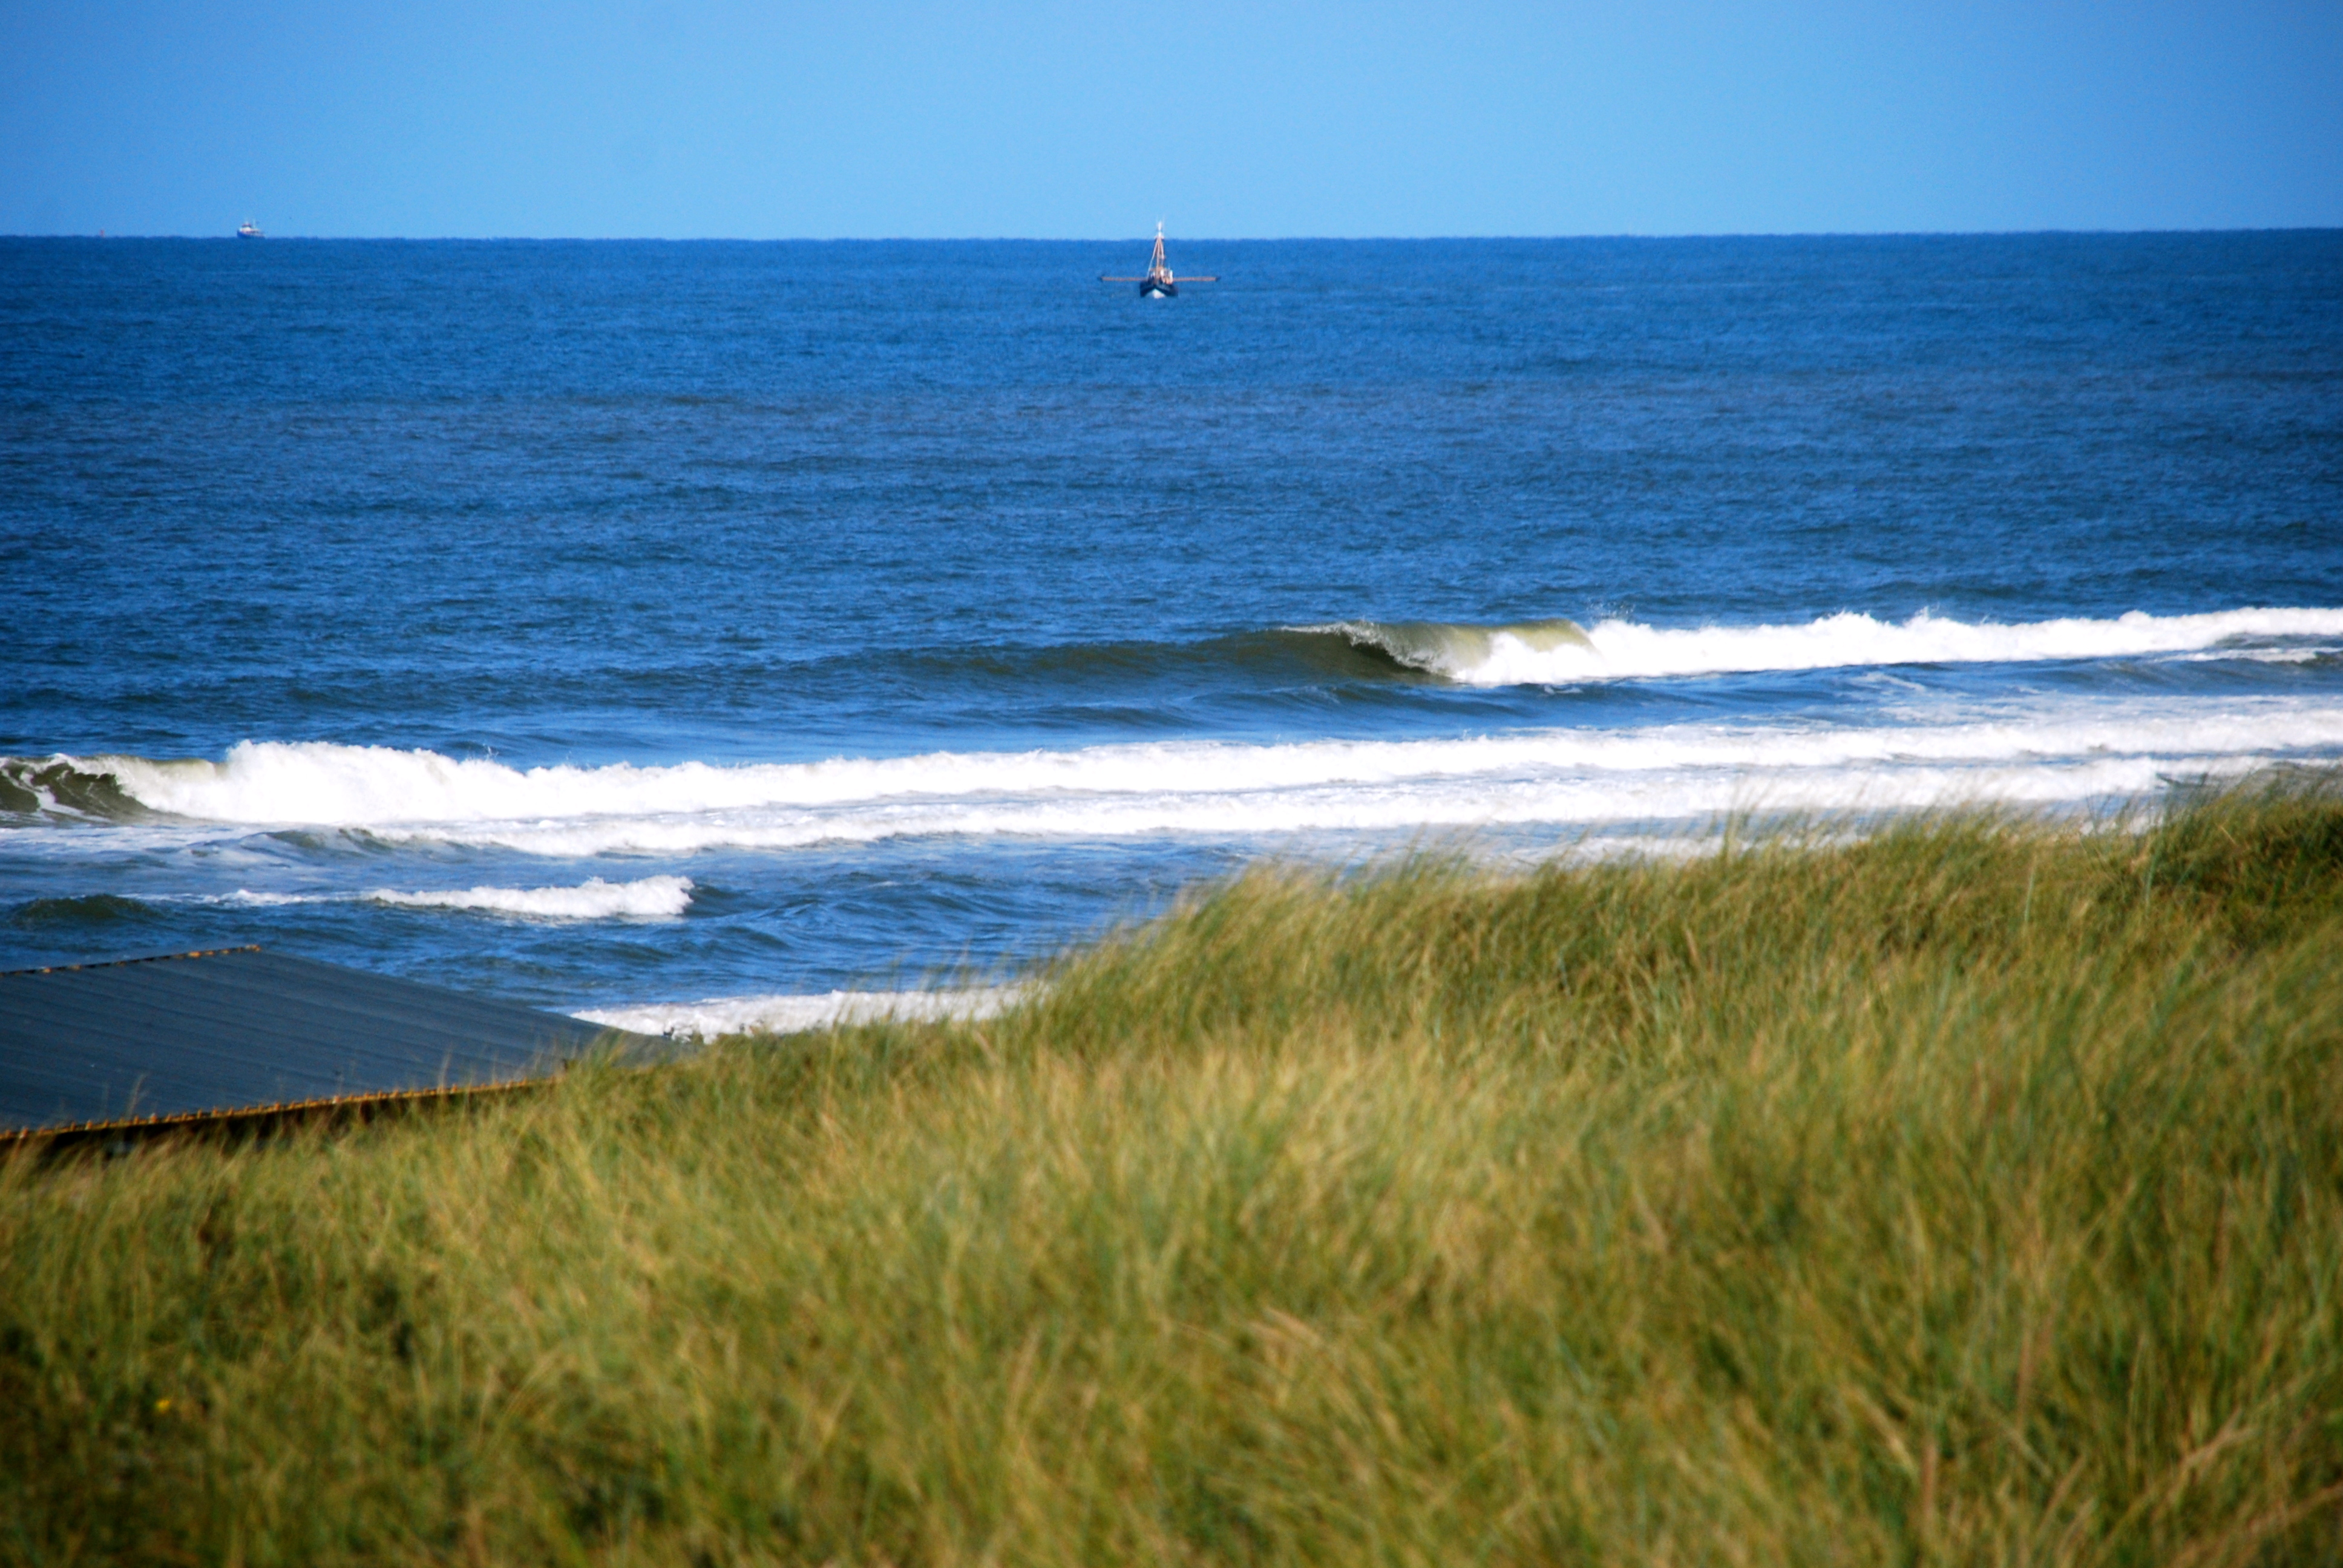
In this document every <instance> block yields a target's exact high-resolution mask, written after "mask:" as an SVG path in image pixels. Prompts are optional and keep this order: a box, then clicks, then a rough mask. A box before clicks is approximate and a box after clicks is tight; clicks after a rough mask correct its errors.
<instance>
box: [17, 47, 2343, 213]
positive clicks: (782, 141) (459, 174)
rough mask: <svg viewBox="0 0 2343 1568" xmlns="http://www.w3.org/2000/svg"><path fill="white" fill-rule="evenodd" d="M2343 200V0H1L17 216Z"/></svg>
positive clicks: (2301, 203)
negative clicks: (1679, 0)
mask: <svg viewBox="0 0 2343 1568" xmlns="http://www.w3.org/2000/svg"><path fill="white" fill-rule="evenodd" d="M244 218H251V219H254V220H255V221H256V222H258V223H259V224H260V225H261V226H263V227H264V228H266V230H267V231H268V232H269V233H270V234H271V235H331V236H410V237H436V236H577V237H616V236H628V237H663V238H675V239H686V238H703V237H733V238H848V237H870V238H880V237H905V238H913V237H960V236H988V237H990V236H1009V237H1028V238H1103V237H1111V236H1137V235H1146V234H1150V233H1151V232H1152V226H1153V225H1154V223H1155V222H1156V221H1157V220H1158V219H1162V220H1164V221H1166V222H1167V223H1169V224H1170V226H1171V228H1172V233H1173V234H1175V235H1180V236H1212V237H1225V238H1245V237H1291V236H1393V237H1401V236H1463V235H1611V234H1640V235H1677V234H1782V233H1879V232H1915V231H1930V232H1961V231H1996V230H2031V229H2046V228H2056V229H2177V228H2183V229H2185V228H2244V227H2297V226H2343V0H2318V3H2261V0H2228V3H2227V4H2218V5H2216V4H2167V3H2163V0H2133V3H2127V4H2114V3H2081V0H2030V3H2022V4H2021V3H2005V0H1974V3H1968V4H1946V3H1939V0H1905V3H1902V4H1873V3H1868V0H1845V3H1843V4H1825V3H1807V4H1799V3H1784V4H1775V5H1755V4H1730V3H1716V4H1690V3H1686V4H1667V3H1654V4H1636V3H1634V0H1615V3H1613V4H1604V5H1591V4H1589V5H1582V4H1572V3H1562V4H1551V5H1532V4H1482V3H1477V0H1453V3H1451V4H1446V5H1415V4H1382V3H1378V0H1355V3H1353V4H1346V5H1334V4H1328V3H1322V0H1293V3H1281V0H1251V3H1239V4H1225V3H1222V0H1159V3H1155V4H1132V3H1131V0H1087V3H1077V0H1010V3H1005V4H1000V5H984V4H980V3H978V0H960V3H944V0H860V3H858V4H850V5H849V4H835V5H833V4H819V5H801V4H789V3H785V0H772V3H767V4H759V5H751V4H736V3H732V0H576V3H572V4H566V5H554V4H545V3H540V0H410V3H407V4H399V5H383V4H373V3H369V0H275V3H254V4H238V3H236V0H226V3H225V4H223V3H219V0H204V3H197V0H0V234H59V233H65V234H95V233H96V232H98V231H99V230H104V231H106V232H108V233H112V234H181V235H225V234H227V233H228V232H229V231H231V230H232V229H233V228H234V227H235V226H236V223H237V222H238V221H239V220H241V219H244Z"/></svg>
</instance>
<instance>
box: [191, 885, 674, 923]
mask: <svg viewBox="0 0 2343 1568" xmlns="http://www.w3.org/2000/svg"><path fill="white" fill-rule="evenodd" d="M691 890H692V880H691V879H690V878H689V877H644V878H642V879H639V880H638V881H632V882H606V881H604V880H603V879H601V878H599V877H590V878H588V879H587V880H586V881H585V882H584V883H583V884H581V885H579V886H578V887H574V888H490V887H479V888H444V889H427V890H423V891H420V892H411V893H409V892H401V891H399V890H397V889H395V888H377V889H375V890H372V891H371V892H365V893H271V892H266V891H255V890H252V889H250V888H238V889H236V891H234V892H232V893H206V894H202V895H199V896H198V899H197V901H199V902H202V903H211V904H231V905H235V906H237V907H239V908H244V909H273V908H277V907H278V906H281V905H287V904H340V903H353V902H358V901H365V902H369V903H377V904H398V905H404V906H407V907H408V908H411V909H435V910H480V911H484V912H488V913H493V914H506V915H533V916H536V917H538V918H539V919H543V920H613V919H619V918H627V919H633V920H672V919H674V918H675V917H676V916H678V915H680V914H682V913H683V911H684V910H687V909H689V907H690V905H691Z"/></svg>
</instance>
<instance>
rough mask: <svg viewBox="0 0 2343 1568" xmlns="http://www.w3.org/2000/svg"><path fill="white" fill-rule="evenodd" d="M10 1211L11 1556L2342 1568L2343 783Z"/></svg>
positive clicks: (1209, 899) (1223, 967)
mask: <svg viewBox="0 0 2343 1568" xmlns="http://www.w3.org/2000/svg"><path fill="white" fill-rule="evenodd" d="M1043 978H1044V979H1045V980H1046V985H1045V986H1044V987H1043V988H1042V989H1041V990H1038V991H1037V992H1036V994H1035V997H1034V999H1033V1000H1030V1001H1029V1002H1027V1003H1026V1004H1025V1005H1024V1006H1023V1007H1021V1009H1020V1010H1016V1011H1014V1012H1012V1013H1010V1014H1008V1015H1005V1016H1003V1017H1001V1018H998V1019H995V1020H990V1021H988V1022H985V1023H981V1024H968V1025H958V1026H948V1025H920V1026H913V1025H900V1026H893V1025H890V1026H883V1027H864V1028H854V1029H842V1030H836V1031H833V1032H829V1033H822V1034H814V1035H806V1036H799V1037H793V1038H789V1039H781V1040H772V1039H765V1040H754V1039H752V1040H735V1041H729V1042H725V1043H723V1044H721V1045H719V1046H717V1047H715V1048H712V1049H710V1050H708V1051H706V1052H705V1053H704V1054H702V1055H700V1056H699V1057H698V1058H696V1059H695V1060H691V1061H689V1062H688V1063H685V1064H683V1065H680V1066H675V1067H669V1068H663V1069H659V1070H650V1071H644V1072H630V1071H623V1070H618V1069H616V1068H612V1067H609V1066H607V1065H605V1066H598V1067H589V1068H586V1069H583V1070H576V1071H573V1072H571V1073H570V1074H569V1075H568V1076H567V1077H566V1078H565V1079H564V1080H563V1081H560V1082H559V1083H558V1085H556V1086H554V1087H553V1088H551V1089H550V1090H548V1091H547V1092H545V1093H543V1094H541V1095H538V1096H533V1097H526V1098H516V1099H512V1100H507V1101H499V1102H496V1103H483V1104H480V1105H478V1106H477V1107H475V1108H473V1109H471V1110H468V1111H461V1112H458V1113H455V1114H447V1115H440V1116H437V1117H417V1118H413V1119H410V1120H407V1121H397V1122H393V1123H389V1124H385V1125H377V1126H373V1127H367V1128H362V1129H357V1130H347V1131H339V1132H335V1131H324V1130H316V1131H308V1132H306V1133H302V1134H298V1135H296V1136H294V1137H292V1138H290V1139H287V1140H282V1141H277V1142H274V1143H269V1144H266V1145H252V1144H245V1145H241V1146H237V1145H228V1144H220V1143H212V1142H205V1141H196V1140H182V1141H177V1142H174V1143H167V1144H162V1145H157V1146H153V1147H149V1148H146V1149H145V1150H142V1151H138V1152H136V1154H134V1155H131V1156H129V1157H126V1158H120V1159H115V1160H110V1161H109V1160H105V1159H102V1158H97V1157H94V1156H92V1157H75V1158H69V1159H65V1160H59V1161H48V1162H36V1161H33V1160H30V1159H27V1158H22V1157H20V1158H18V1159H16V1160H15V1161H13V1162H12V1163H11V1164H10V1165H9V1166H8V1167H7V1168H6V1169H5V1172H0V1559H5V1560H6V1561H10V1562H24V1563H95V1562H110V1561H151V1562H157V1563H164V1562H169V1563H180V1562H187V1563H243V1564H261V1563H344V1562H349V1563H358V1562H366V1563H374V1562H417V1563H423V1562H430V1563H441V1562H483V1563H490V1562H492V1563H514V1562H576V1563H692V1564H701V1563H751V1562H769V1563H831V1562H835V1563H892V1564H899V1565H908V1564H912V1563H1065V1564H1075V1563H1088V1564H1095V1563H1218V1562H1227V1563H1684V1564H1691V1563H1883V1564H1885V1563H1896V1564H1906V1563H2008V1564H2018V1563H2077V1564H2081V1563H2141V1564H2146V1563H2190V1564H2207V1565H2211V1564H2244V1563H2325V1562H2333V1561H2338V1560H2343V798H2338V793H2337V791H2336V789H2335V788H2334V787H2333V785H2332V782H2331V781H2330V780H2327V779H2319V778H2315V777H2314V778H2311V779H2307V780H2297V781H2295V782H2292V783H2290V784H2289V783H2285V782H2281V783H2279V784H2276V785H2272V786H2269V787H2268V788H2266V789H2255V790H2252V791H2245V792H2231V793H2227V794H2215V795H2208V796H2206V797H2204V798H2202V799H2194V800H2190V801H2187V802H2184V803H2183V804H2181V805H2180V806H2178V807H2177V809H2174V810H2172V811H2171V812H2169V813H2167V814H2166V815H2165V816H2164V817H2162V818H2161V819H2157V820H2155V821H2152V822H2139V823H2133V824H2129V825H2125V824H2115V825H2104V826H2102V827H2101V828H2099V829H2097V830H2089V831H2086V830H2080V829H2075V828H2071V827H2057V826H2052V825H2046V824H2042V823H2037V822H2029V821H2026V820H2019V819H2006V818H1994V817H1976V816H1946V817H1938V818H1928V819H1916V820H1913V821H1910V822H1906V823H1905V824H1903V825H1900V826H1895V827H1891V828H1888V829H1885V830H1883V831H1879V832H1877V833H1875V834H1873V835H1872V836H1869V837H1866V838H1863V839H1858V840H1855V841H1845V840H1843V839H1833V838H1831V837H1830V836H1829V835H1825V834H1816V835H1808V836H1806V837H1805V838H1799V837H1796V836H1789V835H1784V836H1776V837H1774V838H1769V839H1759V840H1756V841H1754V842H1744V843H1737V844H1735V845H1734V846H1733V847H1731V848H1729V849H1727V850H1725V852H1723V853H1719V854H1711V855H1705V856H1695V857H1691V858H1687V859H1680V860H1664V861H1642V862H1634V863H1619V864H1607V865H1594V866H1589V867H1581V868H1577V869H1552V870H1546V871H1542V872H1539V873H1536V874H1534V875H1527V876H1519V877H1507V876H1500V875H1495V874H1493V873H1490V872H1488V871H1486V870H1483V869H1473V868H1472V867H1471V866H1469V865H1466V864H1463V863H1450V862H1442V861H1436V860H1417V861H1412V862H1409V863H1406V864H1403V865H1401V866H1398V867H1396V868H1392V869H1385V870H1383V871H1380V872H1376V873H1371V874H1366V875H1360V876H1353V877H1348V878H1335V877H1332V876H1329V875H1325V874H1320V873H1314V872H1311V871H1307V870H1298V869H1274V868H1272V869H1261V870H1256V871H1254V872H1252V873H1251V874H1249V875H1246V876H1244V877H1242V878H1241V879H1237V880H1236V881H1234V882H1232V883H1230V884H1228V885H1225V886H1222V887H1220V888H1218V889H1215V890H1210V891H1208V892H1206V893H1203V894H1202V895H1200V896H1198V897H1197V898H1196V899H1194V900H1192V901H1191V902H1189V903H1187V904H1185V905H1183V906H1182V908H1180V909H1179V910H1176V911H1175V912H1173V913H1172V914H1171V915H1169V916H1167V917H1166V918H1164V919H1162V920H1158V921H1155V922H1153V923H1152V924H1150V925H1148V926H1145V927H1143V928H1141V929H1138V930H1133V931H1131V932H1129V933H1126V934H1124V935H1122V936H1121V937H1118V938H1116V939H1114V940H1110V941H1107V942H1106V943H1104V944H1102V945H1101V946H1100V947H1099V948H1097V949H1096V950H1091V951H1088V952H1084V953H1080V954H1075V955H1072V956H1070V957H1068V958H1067V959H1065V960H1062V961H1061V962H1060V963H1058V964H1056V965H1054V966H1052V968H1051V970H1049V972H1048V973H1047V974H1046V976H1044V977H1043Z"/></svg>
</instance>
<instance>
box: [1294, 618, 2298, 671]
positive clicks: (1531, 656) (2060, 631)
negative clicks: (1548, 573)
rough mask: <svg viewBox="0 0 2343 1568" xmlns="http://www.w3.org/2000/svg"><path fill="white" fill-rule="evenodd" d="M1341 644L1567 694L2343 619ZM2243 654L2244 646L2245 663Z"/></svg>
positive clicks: (1632, 628) (2134, 647)
mask: <svg viewBox="0 0 2343 1568" xmlns="http://www.w3.org/2000/svg"><path fill="white" fill-rule="evenodd" d="M1293 629H1294V630H1295V632H1296V633H1298V634H1300V635H1302V636H1316V637H1338V638H1342V639H1343V640H1344V641H1346V642H1348V643H1349V644H1350V645H1351V646H1353V647H1354V648H1362V649H1364V650H1366V651H1369V652H1372V653H1375V654H1378V655H1380V656H1382V657H1383V658H1388V659H1389V660H1391V662H1393V664H1396V665H1399V666H1401V667H1402V668H1407V669H1413V670H1421V671H1423V672H1424V673H1427V674H1431V675H1437V676H1440V677H1441V678H1444V679H1447V680H1453V681H1455V682H1457V683H1458V684H1460V685H1464V686H1568V685H1575V684H1579V683H1583V682H1587V681H1597V680H1635V679H1660V678H1672V677H1686V676H1704V675H1737V674H1755V673H1760V672H1763V671H1767V670H1799V669H1838V668H1855V667H1861V666H1869V665H1899V664H1993V663H2011V664H2015V663H2026V662H2030V661H2034V660H2040V659H2074V658H2137V657H2140V656H2143V655H2152V654H2171V653H2192V652H2198V651H2202V650H2206V649H2211V648H2222V647H2224V646H2225V645H2228V644H2238V645H2244V646H2249V645H2251V644H2253V643H2255V642H2258V641H2266V640H2268V639H2272V638H2329V637H2343V609H2275V608H2258V609H2233V610H2218V611H2214V612H2211V613H2208V614H2204V615H2175V616H2154V615H2149V614H2147V612H2146V611H2144V610H2134V611H2132V612H2131V613H2129V614H2128V615H2122V616H2117V617H2116V618H2113V619H2106V620H2093V619H2086V618H2067V619H2062V620H2045V621H2018V622H2010V623H2006V624H2005V623H2002V622H1996V621H1964V620H1955V619H1952V618H1946V617H1940V616H1936V615H1932V614H1930V613H1928V612H1927V611H1926V610H1923V611H1921V612H1920V613H1919V614H1917V615H1916V616H1913V617H1912V618H1909V619H1908V620H1900V621H1895V620H1879V619H1875V618H1873V617H1871V616H1868V615H1865V614H1862V613H1860V612H1859V611H1854V610H1848V611H1844V612H1841V613H1840V614H1837V615H1827V616H1823V617H1821V618H1817V619H1815V620H1810V621H1806V622H1804V623H1803V624H1785V625H1758V626H1704V627H1655V626H1647V625H1644V624H1643V623H1641V622H1638V621H1629V620H1618V619H1611V620H1603V621H1598V622H1596V623H1595V624H1594V626H1593V627H1590V628H1581V627H1580V626H1578V625H1577V623H1575V622H1574V621H1567V620H1537V621H1522V622H1517V623H1513V624H1511V625H1504V626H1474V625H1469V624H1463V623H1449V622H1443V621H1372V620H1362V621H1337V622H1334V623H1333V624H1332V625H1327V626H1309V627H1297V628H1293ZM2242 652H2243V647H2242V646H2241V653H2242Z"/></svg>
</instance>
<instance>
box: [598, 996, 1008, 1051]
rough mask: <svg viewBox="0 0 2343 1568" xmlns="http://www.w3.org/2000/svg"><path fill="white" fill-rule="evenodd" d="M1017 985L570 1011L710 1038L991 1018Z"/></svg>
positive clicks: (675, 1035) (624, 1025)
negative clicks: (880, 1023) (896, 1021)
mask: <svg viewBox="0 0 2343 1568" xmlns="http://www.w3.org/2000/svg"><path fill="white" fill-rule="evenodd" d="M1025 994H1026V991H1025V988H1024V987H1022V986H976V987H970V988H968V989H966V990H834V991H830V992H827V993H824V994H820V995H778V996H733V997H717V998H714V999H712V1000H708V1001H688V1002H666V1003H659V1004H654V1005H650V1006H646V1007H614V1008H601V1009H589V1010H586V1011H583V1012H579V1013H578V1014H576V1015H574V1016H576V1017H578V1018H582V1019H584V1020H586V1021H587V1022H588V1023H599V1024H607V1025H608V1026H609V1027H610V1028H612V1029H623V1030H630V1031H631V1032H633V1033H636V1034H663V1035H666V1036H668V1037H669V1039H671V1040H692V1039H699V1040H713V1039H715V1038H716V1037H717V1036H719V1035H724V1034H745V1033H752V1032H761V1033H769V1034H798V1033H801V1032H803V1031H804V1030H811V1029H829V1028H830V1027H831V1026H833V1025H836V1024H843V1023H875V1022H878V1021H880V1020H885V1019H900V1020H904V1021H907V1022H910V1021H934V1020H941V1019H982V1018H990V1017H991V1016H992V1015H993V1014H995V1013H998V1012H1001V1010H1004V1009H1007V1008H1011V1007H1013V1006H1015V1005H1016V1004H1017V1003H1018V1002H1019V1001H1021V1000H1023V999H1024V996H1025Z"/></svg>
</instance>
